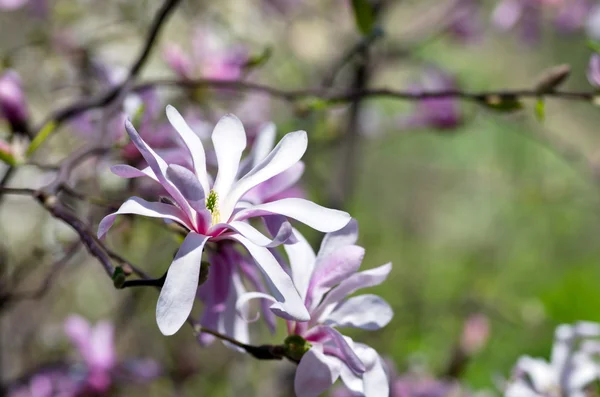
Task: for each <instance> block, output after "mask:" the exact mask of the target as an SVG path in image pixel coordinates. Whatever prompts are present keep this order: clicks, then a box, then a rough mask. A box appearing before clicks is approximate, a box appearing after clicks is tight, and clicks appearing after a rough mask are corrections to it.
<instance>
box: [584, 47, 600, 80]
mask: <svg viewBox="0 0 600 397" xmlns="http://www.w3.org/2000/svg"><path fill="white" fill-rule="evenodd" d="M587 78H588V81H589V82H590V84H591V85H593V86H594V87H596V88H600V55H598V54H592V56H591V57H590V62H589V64H588V70H587Z"/></svg>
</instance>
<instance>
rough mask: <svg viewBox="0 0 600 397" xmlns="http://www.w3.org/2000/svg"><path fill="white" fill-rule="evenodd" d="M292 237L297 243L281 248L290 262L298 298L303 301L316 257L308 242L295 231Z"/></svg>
mask: <svg viewBox="0 0 600 397" xmlns="http://www.w3.org/2000/svg"><path fill="white" fill-rule="evenodd" d="M293 236H294V238H295V239H296V240H297V242H296V243H295V244H285V245H284V246H283V247H284V249H285V252H286V253H287V256H288V258H289V261H290V267H291V268H292V280H294V285H295V286H296V289H297V290H298V292H299V293H300V297H301V298H302V299H303V300H305V299H306V294H307V292H308V285H309V284H310V278H311V275H312V273H313V269H314V267H315V260H316V257H315V253H314V251H313V249H312V247H311V246H310V244H309V243H308V241H306V239H305V238H304V236H302V235H301V234H300V233H299V232H298V231H297V230H296V229H294V231H293Z"/></svg>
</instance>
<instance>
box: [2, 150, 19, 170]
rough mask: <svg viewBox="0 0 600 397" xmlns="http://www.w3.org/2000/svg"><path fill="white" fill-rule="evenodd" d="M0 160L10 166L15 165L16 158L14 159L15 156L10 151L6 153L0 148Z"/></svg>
mask: <svg viewBox="0 0 600 397" xmlns="http://www.w3.org/2000/svg"><path fill="white" fill-rule="evenodd" d="M0 161H2V162H4V163H6V164H8V165H10V166H15V165H17V159H15V157H14V156H13V155H12V154H11V153H7V152H5V151H2V150H0Z"/></svg>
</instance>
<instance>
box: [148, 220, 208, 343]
mask: <svg viewBox="0 0 600 397" xmlns="http://www.w3.org/2000/svg"><path fill="white" fill-rule="evenodd" d="M207 240H208V237H207V236H203V235H201V234H197V233H194V232H190V233H188V235H187V236H186V238H185V240H183V243H182V244H181V247H179V251H178V252H177V255H176V256H175V259H174V260H173V262H172V263H171V266H169V270H168V272H167V278H166V279H165V284H164V285H163V287H162V289H161V290H160V295H159V297H158V303H157V305H156V322H157V324H158V328H159V329H160V331H161V332H162V333H163V334H164V335H173V334H174V333H175V332H177V331H179V329H180V328H181V326H182V325H183V324H184V323H185V321H186V320H187V318H188V316H189V315H190V313H191V311H192V306H193V305H194V299H195V297H196V290H197V289H198V280H199V278H200V265H201V262H202V251H203V250H204V244H205V243H206V241H207Z"/></svg>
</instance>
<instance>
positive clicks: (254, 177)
mask: <svg viewBox="0 0 600 397" xmlns="http://www.w3.org/2000/svg"><path fill="white" fill-rule="evenodd" d="M307 144H308V138H307V136H306V132H305V131H295V132H290V133H289V134H287V135H285V136H284V137H283V138H282V139H281V141H279V143H278V144H277V146H275V148H274V149H273V150H272V151H271V153H269V154H268V156H267V157H265V158H264V160H262V161H261V162H260V164H258V165H257V166H256V167H254V168H253V169H252V170H251V171H250V172H249V173H248V174H246V175H245V176H243V177H242V178H241V179H240V180H238V181H237V182H236V183H235V184H234V185H233V186H232V188H231V192H230V193H229V195H228V197H227V199H226V201H225V202H224V203H223V204H222V206H221V212H222V216H223V217H225V216H230V215H231V212H232V211H233V208H234V207H235V204H236V203H237V202H238V201H239V200H240V199H241V198H242V196H243V195H244V194H246V192H248V191H249V190H250V189H252V188H253V187H254V186H257V185H258V184H259V183H261V182H264V181H266V180H268V179H270V178H272V177H273V176H275V175H278V174H280V173H282V172H283V171H285V170H287V169H288V168H290V167H291V166H292V165H294V164H296V163H297V162H298V161H299V160H300V159H301V158H302V156H303V155H304V152H306V146H307ZM340 227H341V226H340Z"/></svg>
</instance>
